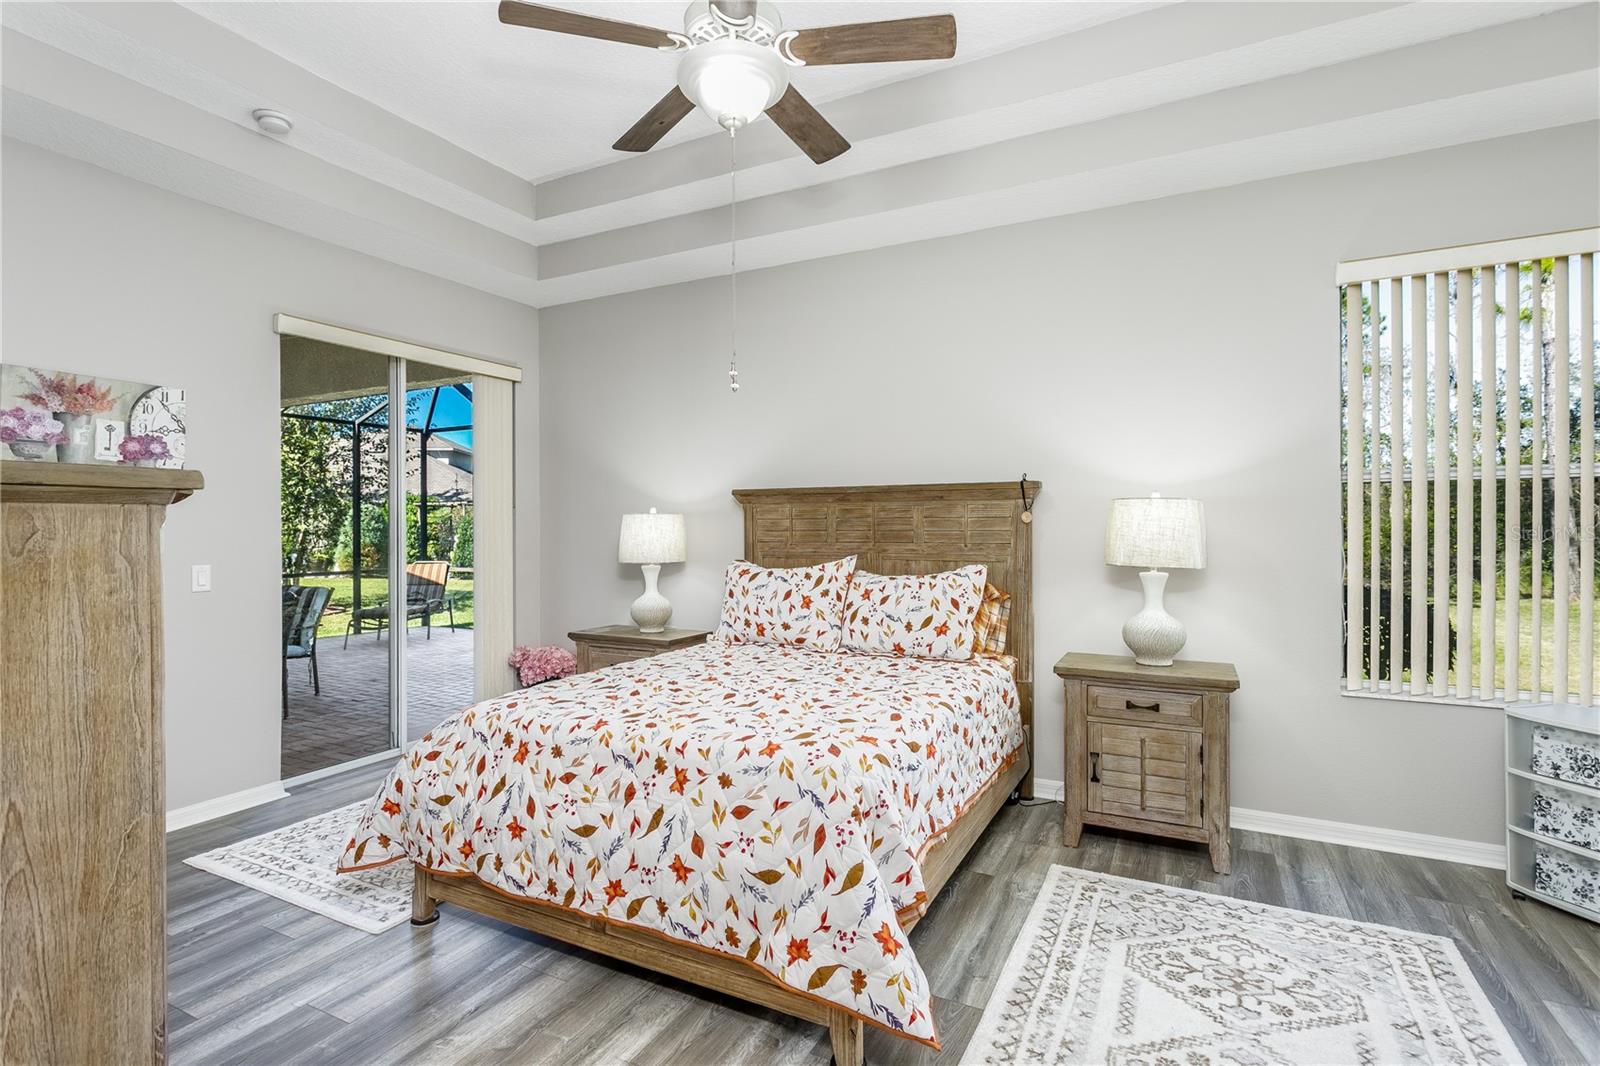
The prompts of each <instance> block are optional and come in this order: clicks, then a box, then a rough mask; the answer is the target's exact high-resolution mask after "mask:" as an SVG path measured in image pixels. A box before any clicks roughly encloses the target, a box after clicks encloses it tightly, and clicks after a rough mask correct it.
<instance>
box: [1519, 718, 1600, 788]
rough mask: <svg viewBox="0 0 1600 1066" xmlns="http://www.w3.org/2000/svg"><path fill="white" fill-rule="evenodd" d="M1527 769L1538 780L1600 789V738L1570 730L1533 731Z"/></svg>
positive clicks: (1545, 727)
mask: <svg viewBox="0 0 1600 1066" xmlns="http://www.w3.org/2000/svg"><path fill="white" fill-rule="evenodd" d="M1528 769H1530V770H1532V771H1533V772H1534V773H1536V774H1538V775H1539V776H1540V777H1553V778H1555V779H1556V780H1558V781H1573V782H1576V783H1577V784H1580V785H1588V786H1590V787H1591V788H1600V737H1591V736H1588V735H1587V734H1584V733H1574V732H1573V731H1571V730H1570V729H1558V728H1556V727H1555V726H1548V725H1538V726H1534V728H1533V756H1532V758H1531V759H1530V760H1529V764H1528Z"/></svg>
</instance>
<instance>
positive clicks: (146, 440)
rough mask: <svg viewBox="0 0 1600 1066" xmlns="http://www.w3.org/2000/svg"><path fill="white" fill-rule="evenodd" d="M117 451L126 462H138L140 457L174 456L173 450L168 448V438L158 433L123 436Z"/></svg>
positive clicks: (165, 457) (168, 457)
mask: <svg viewBox="0 0 1600 1066" xmlns="http://www.w3.org/2000/svg"><path fill="white" fill-rule="evenodd" d="M117 452H118V454H120V455H121V456H122V461H123V462H125V463H134V462H138V461H139V460H140V459H170V458H171V457H172V452H171V451H170V450H169V449H168V448H167V438H165V437H163V436H161V435H160V434H158V433H140V434H137V435H135V436H132V437H123V438H122V443H121V444H119V445H117Z"/></svg>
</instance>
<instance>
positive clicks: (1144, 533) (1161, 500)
mask: <svg viewBox="0 0 1600 1066" xmlns="http://www.w3.org/2000/svg"><path fill="white" fill-rule="evenodd" d="M1106 563H1107V564H1108V565H1110V566H1143V567H1148V568H1150V569H1152V570H1162V569H1184V570H1203V569H1204V568H1205V565H1206V510H1205V504H1203V503H1201V502H1200V501H1199V500H1183V499H1168V498H1166V497H1164V496H1159V495H1151V496H1135V497H1131V498H1125V499H1118V500H1112V501H1111V514H1110V516H1109V517H1108V518H1107V520H1106Z"/></svg>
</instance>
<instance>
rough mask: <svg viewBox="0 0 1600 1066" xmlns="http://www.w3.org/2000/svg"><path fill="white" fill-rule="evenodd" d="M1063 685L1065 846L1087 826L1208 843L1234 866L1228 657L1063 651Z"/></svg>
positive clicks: (1216, 859)
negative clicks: (1154, 662)
mask: <svg viewBox="0 0 1600 1066" xmlns="http://www.w3.org/2000/svg"><path fill="white" fill-rule="evenodd" d="M1055 669H1056V673H1057V674H1058V675H1059V676H1060V677H1061V679H1062V681H1063V682H1064V683H1065V684H1066V689H1067V720H1066V727H1067V728H1066V796H1065V800H1066V823H1065V833H1064V836H1065V842H1066V845H1067V847H1069V848H1075V847H1077V846H1078V839H1079V837H1080V836H1081V835H1082V833H1083V827H1084V826H1086V825H1092V826H1103V827H1106V828H1110V829H1125V830H1132V831H1135V832H1141V833H1152V834H1155V835H1158V836H1165V837H1176V838H1178V839H1180V840H1192V841H1196V842H1199V843H1204V844H1207V845H1209V846H1210V849H1211V865H1212V867H1213V868H1214V869H1215V870H1216V871H1217V872H1218V873H1223V874H1225V873H1227V872H1228V870H1229V867H1230V865H1231V861H1232V860H1231V855H1230V846H1231V845H1230V839H1229V837H1230V829H1229V824H1228V803H1229V800H1228V709H1229V708H1228V704H1229V698H1230V696H1231V694H1232V693H1233V692H1234V691H1235V690H1237V689H1238V687H1239V675H1238V674H1237V673H1236V672H1235V671H1234V668H1233V667H1232V666H1231V665H1229V664H1228V663H1204V662H1184V661H1182V660H1180V661H1178V662H1176V663H1174V664H1173V665H1172V666H1140V665H1138V664H1137V663H1135V662H1134V661H1133V658H1132V657H1131V656H1123V655H1089V654H1083V653H1078V652H1073V653H1069V654H1067V655H1064V656H1062V658H1061V661H1060V662H1058V663H1056V668H1055Z"/></svg>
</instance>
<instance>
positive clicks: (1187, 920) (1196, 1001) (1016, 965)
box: [962, 866, 1521, 1066]
mask: <svg viewBox="0 0 1600 1066" xmlns="http://www.w3.org/2000/svg"><path fill="white" fill-rule="evenodd" d="M962 1061H963V1062H965V1063H1109V1064H1134V1063H1140V1064H1143V1063H1150V1064H1155V1063H1181V1064H1185V1066H1189V1064H1195V1066H1198V1064H1201V1063H1240V1064H1243V1063H1261V1064H1267V1063H1292V1064H1310V1063H1361V1064H1367V1063H1507V1062H1519V1061H1521V1060H1520V1057H1519V1055H1518V1054H1517V1050H1516V1045H1515V1044H1514V1043H1512V1041H1511V1037H1510V1035H1509V1034H1508V1033H1507V1032H1506V1029H1505V1026H1503V1025H1502V1024H1501V1023H1500V1019H1499V1017H1498V1016H1497V1015H1496V1014H1495V1012H1494V1008H1493V1007H1491V1006H1490V1005H1489V1002H1488V1000H1487V999H1485V998H1484V995H1483V990H1482V989H1481V988H1479V987H1478V983H1477V981H1475V980H1474V979H1473V977H1472V974H1471V972H1470V971H1469V970H1468V969H1467V966H1466V964H1465V962H1463V961H1462V958H1461V953H1460V951H1458V950H1457V949H1456V945H1455V943H1454V941H1451V940H1449V939H1446V938H1444V937H1437V936H1428V935H1426V934H1422V933H1412V932H1407V931H1406V930H1404V929H1395V928H1392V927H1390V926H1386V925H1370V924H1367V923H1363V922H1353V921H1348V920H1345V919H1341V918H1329V917H1326V916H1324V915H1320V914H1311V913H1308V912H1306V911H1296V910H1287V909H1285V908H1282V907H1271V906H1267V905H1266V904H1261V903H1251V902H1246V901H1243V900H1237V899H1231V898H1229V897H1226V896H1217V895H1210V894H1207V893H1203V892H1190V891H1186V890H1184V889H1178V888H1168V887H1166V886H1165V885H1156V884H1150V883H1147V882H1144V881H1130V880H1127V879H1126V878H1121V877H1111V876H1109V875H1105V874H1095V873H1088V872H1085V871H1082V870H1072V869H1068V868H1067V867H1064V866H1052V867H1051V868H1050V873H1049V876H1048V877H1047V878H1046V879H1045V884H1044V888H1043V889H1042V890H1041V891H1040V893H1039V898H1038V901H1037V902H1036V903H1035V904H1034V907H1033V910H1032V912H1031V913H1030V914H1029V915H1028V920H1027V923H1026V924H1025V925H1024V926H1023V929H1022V933H1021V934H1020V935H1019V936H1018V938H1017V942H1016V945H1015V946H1014V947H1013V948H1012V951H1011V956H1010V957H1009V958H1008V959H1007V960H1006V965H1005V969H1004V970H1003V971H1002V972H1001V975H1000V981H999V984H998V985H997V986H996V988H995V991H994V995H993V996H991V997H990V999H989V1004H988V1007H987V1008H986V1009H985V1010H984V1012H983V1017H982V1018H981V1019H980V1020H979V1022H978V1028H977V1031H976V1032H975V1033H974V1034H973V1036H972V1039H971V1041H970V1042H969V1043H968V1045H967V1050H966V1052H965V1054H964V1055H963V1056H962Z"/></svg>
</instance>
